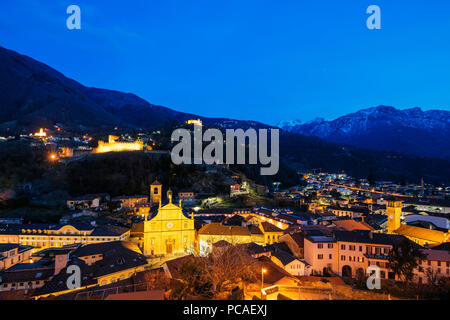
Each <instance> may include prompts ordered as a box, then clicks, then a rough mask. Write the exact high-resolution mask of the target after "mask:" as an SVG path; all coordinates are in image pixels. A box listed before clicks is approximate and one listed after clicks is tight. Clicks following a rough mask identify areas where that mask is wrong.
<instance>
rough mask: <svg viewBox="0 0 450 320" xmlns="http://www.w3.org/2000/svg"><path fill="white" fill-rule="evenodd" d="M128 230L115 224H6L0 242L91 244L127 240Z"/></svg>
mask: <svg viewBox="0 0 450 320" xmlns="http://www.w3.org/2000/svg"><path fill="white" fill-rule="evenodd" d="M129 236H130V230H129V229H126V228H122V227H116V226H101V227H92V226H89V225H86V226H85V225H81V224H80V225H70V224H68V225H56V224H28V225H25V224H24V225H7V226H6V227H5V228H3V229H0V243H15V244H19V245H22V246H31V247H33V248H35V249H34V250H37V249H39V250H42V249H46V248H57V247H62V246H65V245H70V244H75V243H81V244H93V243H102V242H110V241H122V240H127V239H128V238H129Z"/></svg>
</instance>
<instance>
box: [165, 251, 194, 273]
mask: <svg viewBox="0 0 450 320" xmlns="http://www.w3.org/2000/svg"><path fill="white" fill-rule="evenodd" d="M193 257H194V256H193V255H192V254H191V255H188V256H184V257H181V258H176V259H173V260H169V261H166V262H165V263H164V264H165V265H166V267H167V270H168V272H169V276H170V277H171V278H172V279H180V277H181V276H180V272H179V271H178V270H179V268H180V267H181V266H182V265H183V263H184V262H185V261H187V260H188V259H191V258H193Z"/></svg>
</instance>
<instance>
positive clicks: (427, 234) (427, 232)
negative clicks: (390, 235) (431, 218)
mask: <svg viewBox="0 0 450 320" xmlns="http://www.w3.org/2000/svg"><path fill="white" fill-rule="evenodd" d="M394 233H396V234H401V235H403V236H406V237H412V238H418V239H422V240H428V241H433V242H439V243H442V242H446V240H447V239H448V234H446V233H445V232H442V231H438V230H431V229H425V228H419V227H414V226H408V225H405V224H404V225H402V226H401V227H400V228H398V229H397V230H395V231H394Z"/></svg>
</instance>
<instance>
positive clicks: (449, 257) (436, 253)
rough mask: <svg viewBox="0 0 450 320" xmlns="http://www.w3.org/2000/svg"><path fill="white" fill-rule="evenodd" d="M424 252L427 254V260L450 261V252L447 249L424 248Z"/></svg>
mask: <svg viewBox="0 0 450 320" xmlns="http://www.w3.org/2000/svg"><path fill="white" fill-rule="evenodd" d="M422 252H423V253H424V254H426V255H427V260H432V261H449V262H450V252H449V251H447V250H434V249H433V250H431V249H427V250H422Z"/></svg>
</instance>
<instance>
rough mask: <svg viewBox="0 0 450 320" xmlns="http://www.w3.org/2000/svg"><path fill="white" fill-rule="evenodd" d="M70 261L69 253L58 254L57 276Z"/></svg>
mask: <svg viewBox="0 0 450 320" xmlns="http://www.w3.org/2000/svg"><path fill="white" fill-rule="evenodd" d="M68 261H69V253H64V254H56V255H55V276H56V275H57V274H59V273H60V272H61V270H62V269H64V268H65V267H66V266H67V262H68Z"/></svg>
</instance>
